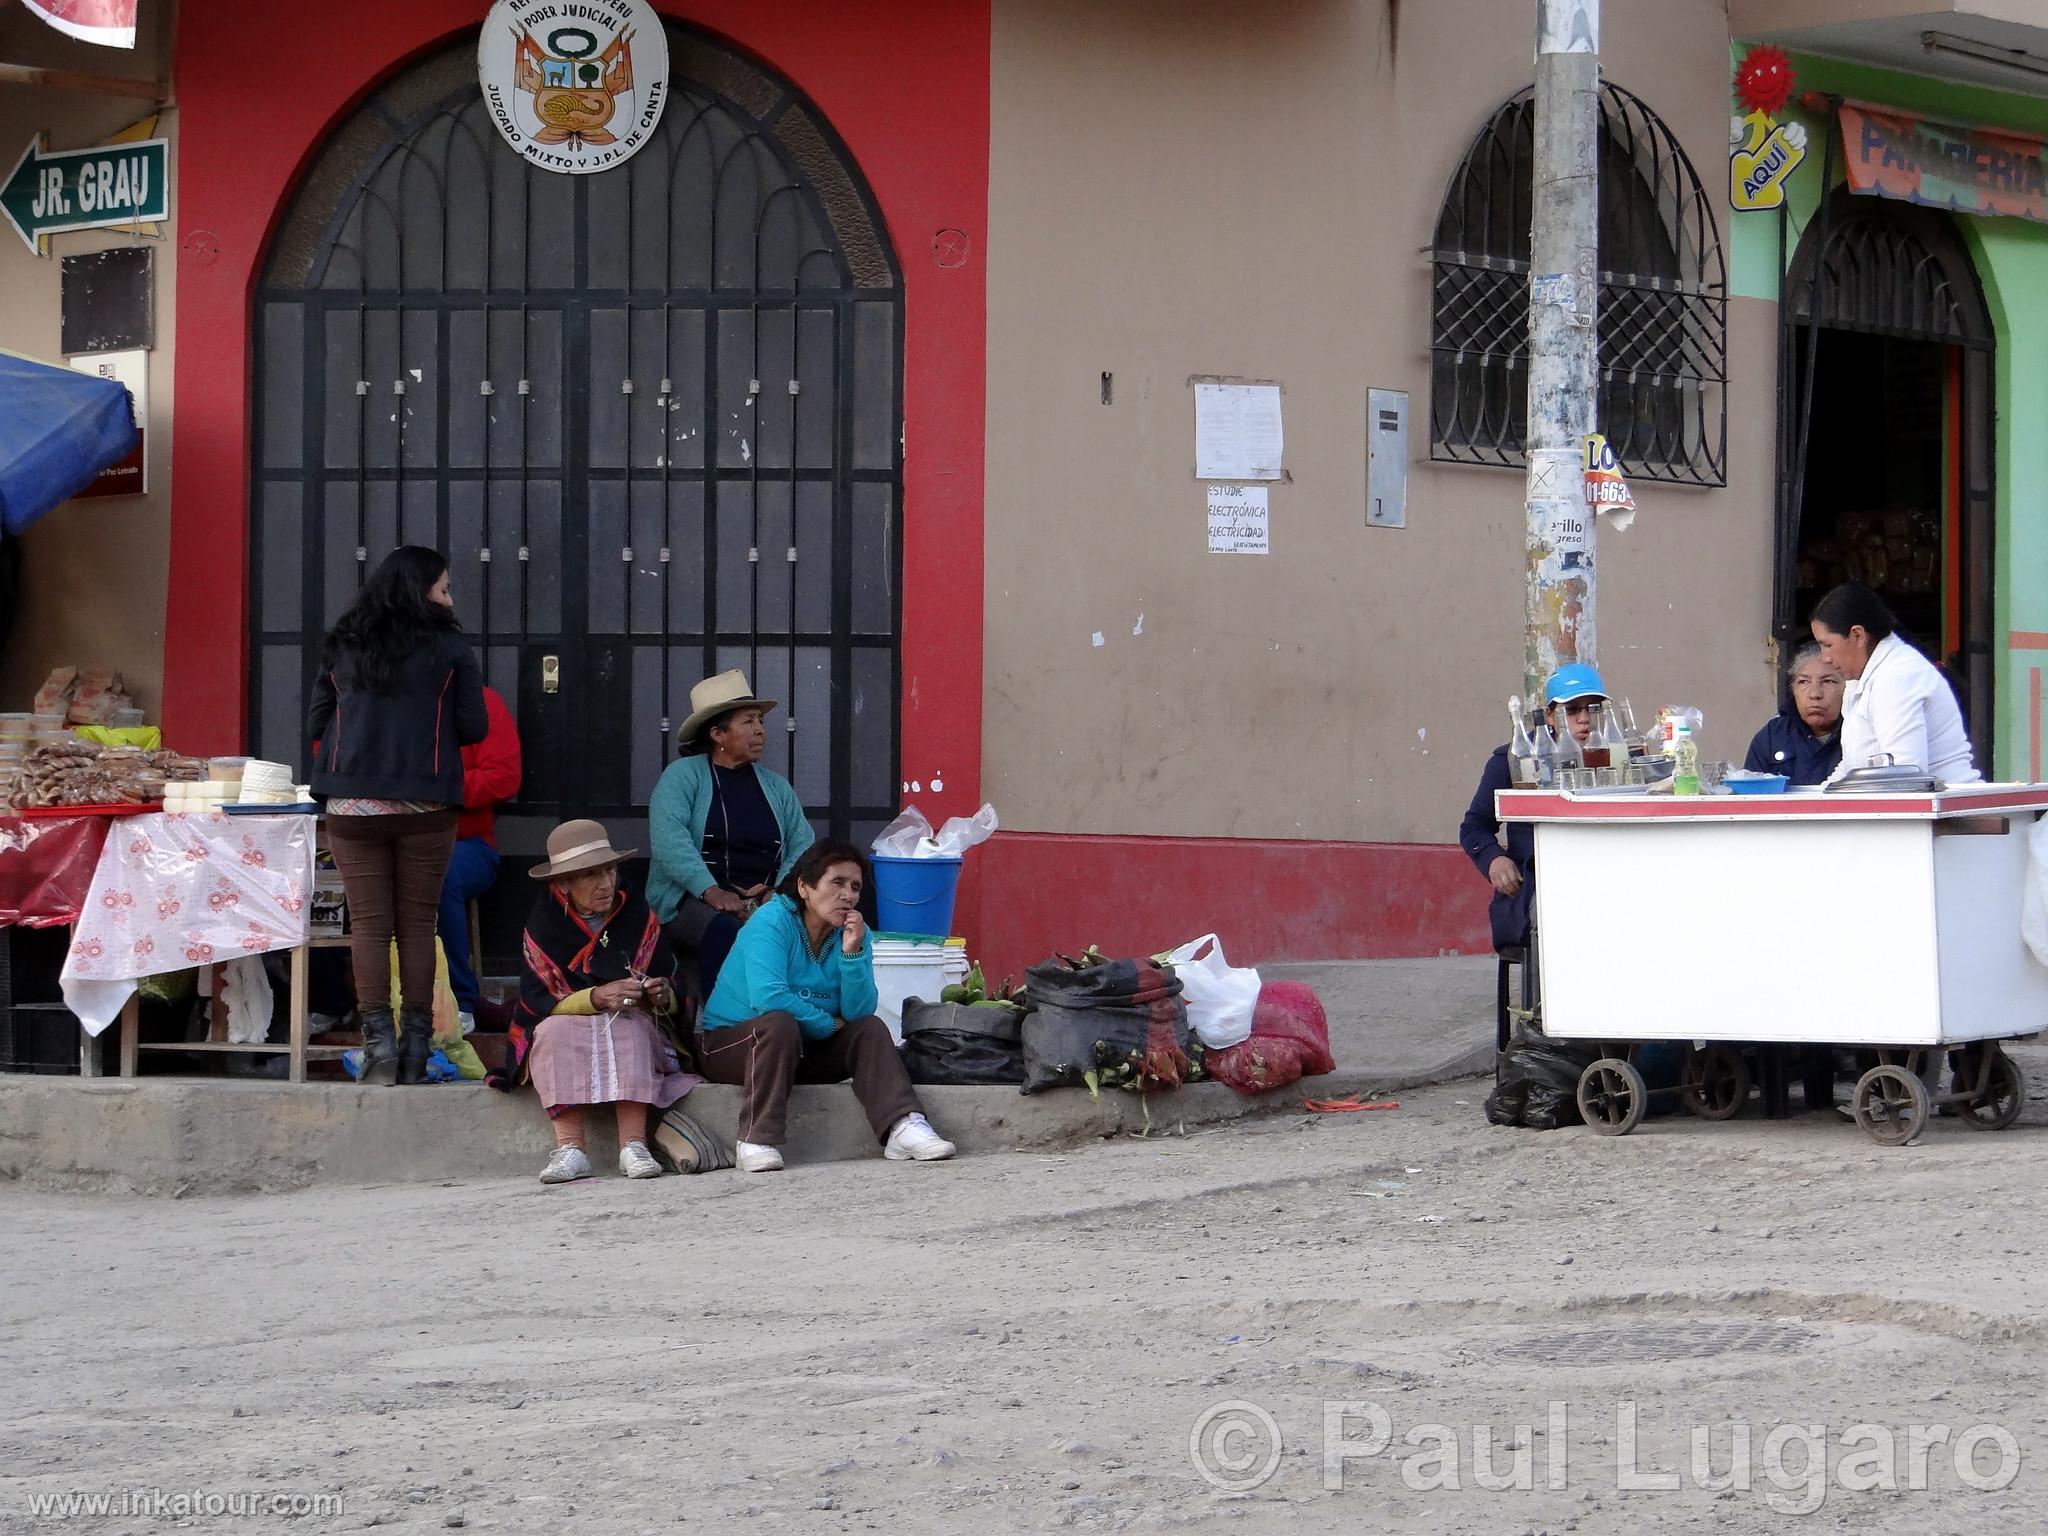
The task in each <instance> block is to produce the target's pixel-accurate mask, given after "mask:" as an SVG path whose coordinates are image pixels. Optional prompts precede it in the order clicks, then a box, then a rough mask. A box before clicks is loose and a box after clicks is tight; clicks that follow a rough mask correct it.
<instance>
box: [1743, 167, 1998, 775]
mask: <svg viewBox="0 0 2048 1536" xmlns="http://www.w3.org/2000/svg"><path fill="white" fill-rule="evenodd" d="M1788 292H1789V293H1790V295H1791V299H1792V302H1791V303H1790V304H1789V305H1788V306H1787V307H1786V324H1785V327H1784V334H1783V338H1782V346H1781V353H1780V374H1779V377H1780V399H1779V404H1780V443H1781V454H1782V456H1783V457H1782V462H1781V464H1780V476H1779V503H1780V505H1779V546H1778V572H1777V609H1778V612H1777V622H1778V633H1779V634H1780V636H1781V637H1783V638H1785V639H1787V640H1789V641H1791V642H1794V643H1796V642H1797V641H1798V639H1800V638H1801V637H1802V636H1803V635H1804V634H1805V633H1806V628H1805V626H1806V621H1807V618H1808V616H1809V615H1810V614H1811V613H1812V611H1813V606H1814V604H1815V603H1816V602H1818V601H1819V599H1820V598H1821V596H1822V595H1823V594H1825V593H1826V592H1827V590H1828V589H1829V588H1830V587H1833V586H1835V585H1837V584H1838V583H1840V582H1843V581H1861V582H1863V583H1864V584H1866V585H1867V586H1870V587H1872V588H1874V589H1875V590H1876V591H1878V592H1879V593H1880V594H1882V595H1883V596H1884V598H1885V600H1886V602H1887V603H1888V604H1889V606H1890V607H1891V609H1892V611H1893V612H1894V613H1895V614H1896V615H1897V616H1898V618H1899V621H1900V623H1901V625H1902V626H1903V627H1904V628H1905V629H1906V631H1907V632H1908V637H1909V638H1910V639H1911V640H1912V641H1913V643H1914V644H1916V645H1918V646H1919V647H1920V649H1921V650H1922V651H1923V652H1925V653H1926V654H1927V656H1928V657H1929V658H1930V659H1931V660H1933V661H1935V662H1936V663H1937V664H1939V665H1941V666H1942V667H1943V668H1944V670H1946V671H1947V672H1948V673H1949V676H1950V678H1951V681H1952V683H1953V684H1954V686H1955V687H1956V690H1957V694H1958V697H1959V699H1960V701H1961V703H1962V705H1963V712H1964V717H1965V720H1966V722H1967V724H1968V726H1969V730H1970V736H1971V740H1972V743H1973V745H1974V747H1975V749H1976V752H1977V760H1978V762H1979V764H1980V765H1982V766H1983V768H1984V770H1985V772H1986V773H1987V775H1988V774H1989V773H1990V771H1991V759H1990V756H1989V753H1990V747H1991V742H1992V740H1993V739H1994V738H1993V735H1992V719H1991V711H1992V682H1993V678H1992V647H1991V636H1992V623H1993V600H1994V594H1993V582H1992V572H1993V569H1994V567H1993V563H1992V540H1993V536H1994V531H1995V523H1994V517H1995V514H1994V503H1993V497H1992V483H1991V467H1992V460H1991V430H1992V411H1993V402H1992V331H1991V324H1990V317H1989V313H1988V311H1987V310H1986V308H1985V304H1984V298H1983V294H1982V291H1981V289H1980V288H1979V287H1978V284H1977V278H1976V272H1975V268H1974V267H1973V265H1972V263H1971V261H1970V257H1969V253H1968V251H1967V249H1966V248H1965V247H1964V245H1963V243H1962V240H1961V238H1960V237H1959V236H1958V234H1957V233H1956V230H1955V226H1954V224H1953V223H1952V222H1951V221H1950V220H1949V219H1948V217H1947V216H1946V215H1943V214H1940V213H1936V212H1934V211H1932V210H1929V209H1925V208H1919V207H1915V206H1912V205H1909V204H1903V203H1895V202H1884V201H1878V200H1875V199H1870V198H1860V197H1853V196H1851V195H1849V194H1847V193H1837V194H1836V196H1835V197H1834V198H1833V199H1832V201H1831V202H1830V203H1829V205H1828V207H1827V209H1826V216H1825V217H1822V216H1821V215H1819V214H1816V216H1815V218H1814V220H1813V221H1812V222H1811V223H1810V224H1809V226H1808V230H1807V235H1806V237H1805V238H1804V239H1803V240H1802V241H1801V244H1800V248H1799V252H1798V255H1797V257H1796V258H1795V260H1794V262H1793V265H1792V270H1791V273H1790V275H1789V278H1788ZM1816 315H1817V316H1818V323H1816V321H1815V317H1816Z"/></svg>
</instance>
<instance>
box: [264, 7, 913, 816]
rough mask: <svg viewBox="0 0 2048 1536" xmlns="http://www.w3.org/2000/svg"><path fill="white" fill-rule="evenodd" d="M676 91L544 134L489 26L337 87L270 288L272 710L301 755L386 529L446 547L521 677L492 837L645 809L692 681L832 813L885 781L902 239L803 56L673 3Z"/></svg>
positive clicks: (490, 654)
mask: <svg viewBox="0 0 2048 1536" xmlns="http://www.w3.org/2000/svg"><path fill="white" fill-rule="evenodd" d="M669 51H670V59H671V79H670V100H669V103H668V106H667V109H666V112H665V114H664V116H663V119H662V122H661V126H660V128H659V131H658V133H657V135H656V137H655V138H654V140H653V141H652V142H650V143H649V144H648V145H647V147H646V148H644V149H642V150H641V151H640V152H639V153H638V154H637V155H636V156H635V157H634V158H633V159H631V160H630V161H628V162H626V163H625V164H624V165H623V166H620V167H619V168H617V169H614V170H611V171H607V172H603V173H600V174H596V175H589V176H566V175H557V174H554V173H550V172H547V171H542V170H538V169H535V168H533V167H531V166H529V165H528V164H527V163H526V162H525V161H524V160H522V159H521V158H519V156H518V155H516V154H515V153H513V152H512V151H511V150H510V149H509V148H508V147H507V146H506V145H505V143H504V142H503V140H502V139H501V138H500V137H499V135H498V134H497V132H496V130H495V129H494V128H493V127H492V125H491V124H490V122H489V120H488V118H487V116H486V109H485V105H484V102H483V99H482V96H481V93H480V92H479V91H478V89H477V83H476V63H475V43H474V38H473V36H472V37H470V38H465V39H462V40H460V41H458V42H456V43H453V44H451V45H450V46H449V47H447V48H446V49H445V50H443V51H441V52H439V53H437V54H435V55H433V56H431V57H429V58H427V59H425V60H423V61H421V62H419V63H417V64H415V65H413V66H411V67H409V68H408V69H406V70H405V71H404V72H403V73H401V74H400V75H398V76H397V77H395V78H393V79H392V80H390V81H389V82H387V83H386V84H385V85H384V86H383V87H382V88H380V89H379V90H377V91H376V92H375V93H374V94H373V95H372V96H371V97H370V98H369V99H368V100H367V101H366V102H365V103H364V104H363V105H362V106H361V107H360V108H359V109H357V111H356V112H355V113H354V114H353V115H352V116H350V117H349V118H348V119H347V120H345V121H344V122H342V123H341V124H340V125H339V126H338V127H337V129H336V130H335V132H334V133H333V135H332V136H331V138H330V139H329V141H328V143H327V145H326V147H325V149H324V150H323V151H322V152H321V153H320V154H319V156H318V157H317V158H316V159H315V160H314V162H313V163H312V166H311V168H310V169H309V170H308V172H307V174H306V176H305V178H304V181H303V182H302V184H301V186H300V188H299V190H298V192H297V194H296V195H295V198H294V200H293V202H292V204H291V205H290V207H289V208H288V210H287V211H286V214H285V217H284V218H283V220H282V221H281V223H280V225H279V228H278V231H277V234H276V236H275V239H274V241H273V244H272V247H271V250H270V252H269V255H268V258H267V260H266V263H265V266H264V269H263V273H262V277H261V281H260V284H259V287H258V292H257V294H256V299H255V306H256V307H255V315H254V324H255V336H256V344H255V356H254V360H253V362H254V380H255V391H254V393H255V399H256V417H255V423H254V426H255V430H254V433H253V441H254V462H253V464H252V476H253V489H254V496H253V508H252V523H253V527H252V530H251V533H252V537H251V550H252V556H251V559H252V567H251V585H252V602H251V604H250V613H251V619H250V622H251V628H252V635H251V639H252V645H251V653H250V654H251V676H250V679H249V690H250V706H251V716H252V718H253V720H254V721H255V729H254V733H253V734H254V739H255V741H256V744H257V747H258V750H260V751H261V752H263V753H264V755H266V756H270V757H275V758H279V759H281V760H285V761H297V760H300V758H301V756H302V754H301V751H300V745H299V737H300V727H299V722H300V720H301V719H302V718H303V699H304V690H305V685H306V680H307V677H308V674H309V672H310V669H311V668H312V666H313V665H314V664H315V661H316V657H317V648H318V644H319V638H320V636H321V634H322V633H323V632H324V630H325V628H326V627H327V625H328V624H330V623H331V622H332V620H333V619H334V617H335V616H336V615H337V614H338V613H339V612H340V610H341V608H342V607H343V606H344V605H345V604H346V603H347V602H348V600H349V598H350V596H351V594H352V593H353V592H354V590H355V588H356V586H357V585H358V583H359V582H360V580H361V579H362V576H363V574H364V573H365V571H366V570H367V569H368V568H369V567H370V566H372V565H374V564H375V562H376V561H377V560H379V559H380V558H381V557H382V556H383V555H384V553H385V552H387V551H388V550H389V549H391V548H392V547H394V546H395V545H396V544H398V543H399V542H411V543H425V544H433V545H435V546H437V547H439V548H441V549H444V550H446V551H447V552H448V555H449V557H450V560H451V564H452V566H453V571H454V577H455V582H454V584H455V587H456V591H457V595H458V603H459V608H460V612H461V616H462V620H463V623H464V625H465V627H466V628H467V629H468V630H469V632H470V633H471V635H472V636H473V637H474V638H475V640H476V642H477V645H478V648H479V651H480V653H481V655H482V656H483V658H484V663H485V673H486V677H487V679H488V681H489V682H490V683H491V685H492V686H493V687H495V688H496V689H497V690H498V691H499V692H500V693H502V694H503V695H504V696H505V698H506V700H507V702H508V703H509V704H510V705H511V706H512V709H513V711H514V713H515V715H516V716H517V718H518V721H519V726H520V736H521V740H522V744H523V747H524V751H525V761H526V773H525V784H524V787H523V789H522V792H521V795H520V798H519V800H518V802H516V804H515V805H514V807H513V808H512V811H513V813H514V814H511V815H508V816H506V817H504V818H501V820H500V829H501V831H500V839H499V841H500V844H501V846H504V847H505V848H506V850H507V851H508V852H510V853H514V854H520V853H531V852H534V851H536V850H537V848H538V845H539V840H540V838H541V836H543V835H544V833H545V830H546V828H547V827H548V826H549V825H552V823H553V822H554V821H555V820H556V819H559V818H560V817H563V816H569V815H594V816H600V817H604V818H605V819H606V820H607V821H608V822H610V824H611V825H612V828H613V833H614V836H615V837H623V838H624V839H625V840H626V841H628V842H631V843H633V844H635V845H636V846H640V847H643V848H644V847H645V846H646V843H645V840H644V832H645V829H644V823H642V822H640V820H639V818H641V817H643V816H644V814H645V811H644V808H645V806H646V804H647V799H648V795H649V793H650V791H651V790H652V788H653V785H654V781H655V779H656V778H657V777H658V776H659V774H660V772H661V770H662V768H663V767H664V766H665V765H666V764H667V763H668V761H669V760H670V758H671V757H672V755H673V731H674V728H675V726H676V725H677V724H678V723H680V721H681V720H682V718H683V716H684V715H686V714H687V713H688V712H689V704H688V694H689V689H690V686H691V685H692V684H693V683H694V682H696V681H697V680H698V679H699V678H701V677H704V676H706V675H708V674H710V673H712V672H715V671H719V670H723V669H725V668H727V667H743V668H745V669H746V671H747V673H748V676H749V678H750V679H751V681H752V682H753V684H754V687H755V689H756V691H757V692H760V693H763V694H765V695H767V696H770V697H773V698H776V699H779V700H781V701H782V703H783V710H782V712H781V713H780V714H779V715H778V716H777V717H776V718H775V719H774V720H773V721H772V722H771V725H772V726H773V727H775V728H772V729H771V731H770V740H769V747H768V754H767V759H766V760H767V761H768V763H769V765H770V766H772V767H774V768H776V769H777V770H778V771H780V772H783V773H785V774H787V775H788V776H789V777H790V779H791V780H792V781H793V782H794V783H795V785H796V788H797V791H798V793H799V794H800V795H801V797H802V798H803V801H804V803H805V805H806V807H807V808H808V809H809V811H810V813H811V816H812V819H813V821H814V822H815V823H816V824H817V825H818V826H819V828H820V829H821V830H825V829H828V828H829V829H832V830H835V831H837V832H839V833H841V834H849V833H850V834H852V835H855V836H859V835H861V834H862V833H863V832H865V831H867V830H868V829H870V828H873V827H878V826H879V825H880V824H881V823H882V822H884V821H886V820H887V819H888V818H889V817H890V816H891V815H893V814H894V809H895V802H896V773H897V714H898V712H897V705H896V698H897V690H898V674H899V660H898V656H899V651H898V633H899V629H900V622H899V621H900V593H901V582H900V580H899V571H900V563H901V561H900V551H901V547H902V540H901V538H900V505H901V486H902V455H901V442H902V393H903V391H902V365H901V335H902V305H901V281H900V273H899V269H898V266H897V263H896V259H895V256H894V253H893V252H892V250H891V249H890V246H889V242H888V239H887V236H886V234H885V232H884V230H883V226H882V221H881V219H880V217H879V215H878V213H877V212H876V210H875V206H874V203H873V200H872V199H871V197H870V196H869V194H868V192H867V190H866V188H865V186H864V184H863V183H862V181H861V178H860V176H859V173H858V171H857V169H856V168H855V167H854V166H853V164H852V162H851V160H850V158H849V157H848V156H847V155H846V153H845V151H844V149H843V148H842V147H841V146H840V145H839V144H838V142H837V140H836V139H835V138H834V136H833V135H832V133H831V131H830V130H829V128H828V127H827V126H826V125H825V124H824V122H823V120H822V118H821V117H820V115H819V114H818V113H817V111H816V110H815V108H813V107H811V106H810V105H809V104H808V103H807V102H806V101H805V100H804V99H803V98H802V97H801V96H800V95H799V94H798V93H796V92H795V91H794V90H793V89H792V88H791V87H790V86H789V85H788V84H787V83H785V82H782V81H780V80H777V79H775V78H773V77H772V76H770V75H769V74H768V73H766V72H765V71H764V70H762V69H761V68H760V67H759V66H757V65H756V64H754V63H752V62H751V61H749V60H747V59H744V58H742V57H740V56H739V55H737V54H735V53H733V52H731V51H729V50H727V49H725V48H723V47H721V46H720V45H718V44H716V43H714V42H712V41H710V40H709V39H707V38H705V37H703V36H701V35H699V34H696V33H694V32H690V31H688V30H686V29H683V28H680V27H676V26H671V27H670V28H669Z"/></svg>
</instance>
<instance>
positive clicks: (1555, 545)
mask: <svg viewBox="0 0 2048 1536" xmlns="http://www.w3.org/2000/svg"><path fill="white" fill-rule="evenodd" d="M1599 132H1600V0H1536V163H1535V202H1534V210H1533V213H1534V228H1533V229H1532V230H1531V232H1530V256H1529V439H1528V445H1527V451H1528V463H1529V480H1528V491H1527V495H1526V497H1525V509H1526V511H1527V513H1528V533H1527V545H1526V556H1527V567H1526V572H1525V575H1526V581H1527V594H1526V605H1525V610H1524V612H1525V623H1526V631H1525V634H1524V641H1523V662H1522V671H1523V685H1524V687H1525V689H1526V690H1527V692H1526V693H1525V695H1524V697H1527V698H1532V699H1533V698H1541V697H1542V694H1541V691H1540V690H1541V688H1542V686H1543V683H1544V680H1545V679H1547V678H1548V677H1549V676H1550V674H1551V673H1552V672H1554V671H1556V670H1557V668H1558V667H1560V666H1562V665H1564V664H1565V663H1567V662H1573V661H1584V662H1591V661H1593V660H1594V657H1595V654H1596V650H1597V647H1596V645H1595V640H1594V628H1593V590H1594V586H1593V512H1592V509H1591V508H1590V507H1588V506H1587V505H1586V500H1585V482H1584V476H1583V474H1582V473H1581V470H1580V461H1581V457H1582V455H1583V453H1584V451H1585V442H1586V435H1587V434H1588V433H1590V432H1593V431H1595V430H1597V428H1596V425H1595V414H1596V413H1595V401H1596V399H1597V394H1596V389H1597V385H1598V367H1597V357H1596V350H1595V330H1594V319H1595V315H1596V311H1597V309H1598V305H1599V301H1600V255H1599V245H1600V162H1599V155H1598V144H1599Z"/></svg>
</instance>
